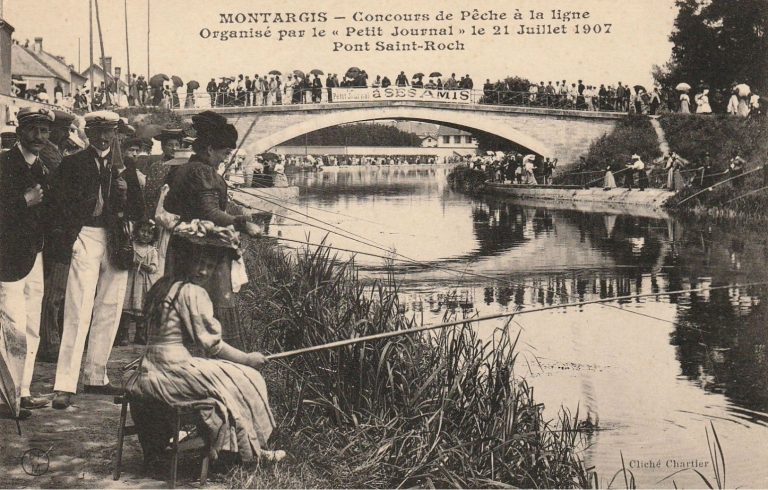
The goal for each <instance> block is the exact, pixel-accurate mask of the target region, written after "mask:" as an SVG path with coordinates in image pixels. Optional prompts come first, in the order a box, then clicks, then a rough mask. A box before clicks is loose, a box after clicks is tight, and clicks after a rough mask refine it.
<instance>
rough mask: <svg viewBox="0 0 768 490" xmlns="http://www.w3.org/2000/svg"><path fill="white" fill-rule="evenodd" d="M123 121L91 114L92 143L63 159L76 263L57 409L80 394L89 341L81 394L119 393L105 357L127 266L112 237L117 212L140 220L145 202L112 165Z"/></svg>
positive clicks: (65, 212) (132, 180) (63, 191)
mask: <svg viewBox="0 0 768 490" xmlns="http://www.w3.org/2000/svg"><path fill="white" fill-rule="evenodd" d="M118 121H119V117H118V115H117V114H115V113H114V112H110V111H97V112H92V113H89V114H86V116H85V133H86V135H87V136H88V140H89V142H90V146H89V147H88V148H86V149H85V150H83V151H81V152H78V153H75V154H74V155H69V156H67V157H65V158H64V159H63V160H62V162H61V166H60V167H59V169H60V175H59V182H58V186H59V187H58V188H59V192H58V196H60V199H61V202H60V204H59V206H57V211H59V212H60V213H61V220H62V222H63V227H64V228H65V230H66V231H65V234H66V236H67V240H65V241H64V243H65V244H68V245H67V246H68V247H69V248H67V249H68V250H69V249H71V251H72V262H71V265H70V268H69V277H68V280H67V292H66V296H65V299H64V331H63V334H62V338H61V348H60V350H59V361H58V365H57V367H56V383H55V385H54V390H55V392H56V396H55V397H54V399H53V408H57V409H64V408H67V407H69V406H70V405H71V404H72V395H74V394H75V393H76V392H77V382H78V379H79V376H80V364H81V361H82V357H83V349H84V347H85V341H86V338H88V354H87V356H86V360H85V369H84V373H83V375H84V380H83V384H84V388H83V391H84V392H85V393H91V394H104V395H110V394H118V393H120V391H121V390H120V387H119V386H115V385H111V384H110V383H109V378H108V377H107V362H108V361H109V355H110V353H111V352H112V343H113V341H114V340H115V335H116V334H117V330H118V326H119V323H120V313H121V310H122V307H123V299H124V296H125V290H126V286H127V281H128V271H126V270H121V269H119V268H118V267H116V266H115V265H114V264H113V263H112V261H111V260H110V255H109V252H108V249H107V235H108V229H109V228H110V226H113V224H114V223H115V221H116V219H117V217H118V216H125V217H127V218H128V219H130V220H138V219H141V218H142V217H143V215H144V201H143V198H142V193H141V187H140V185H139V181H138V177H137V175H136V171H135V169H133V168H125V167H124V166H123V167H122V168H117V165H113V156H114V155H113V154H112V151H113V141H114V139H115V137H116V134H117V126H118ZM114 151H117V150H114ZM115 160H117V159H115Z"/></svg>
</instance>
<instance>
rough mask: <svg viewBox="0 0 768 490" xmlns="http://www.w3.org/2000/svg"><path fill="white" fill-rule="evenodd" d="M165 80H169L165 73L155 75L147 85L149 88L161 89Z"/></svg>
mask: <svg viewBox="0 0 768 490" xmlns="http://www.w3.org/2000/svg"><path fill="white" fill-rule="evenodd" d="M166 80H170V78H168V75H166V74H165V73H158V74H157V75H154V76H152V78H150V79H149V82H147V83H149V86H150V87H162V86H163V83H165V81H166Z"/></svg>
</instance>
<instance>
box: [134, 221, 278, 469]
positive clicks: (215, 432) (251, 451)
mask: <svg viewBox="0 0 768 490" xmlns="http://www.w3.org/2000/svg"><path fill="white" fill-rule="evenodd" d="M201 235H203V236H201ZM174 237H176V238H179V239H183V240H184V241H186V242H187V243H188V244H189V248H188V250H189V252H190V253H189V255H188V256H187V257H185V259H186V260H184V261H183V262H180V263H181V264H183V266H182V267H177V268H174V270H173V275H171V276H165V277H163V278H161V279H160V280H159V281H158V282H157V283H156V284H155V285H154V286H153V287H152V289H150V291H149V293H148V294H147V298H146V303H145V308H144V315H145V318H146V321H147V337H148V344H147V348H146V351H145V352H144V354H143V356H142V357H141V359H140V361H139V364H138V368H137V369H136V370H135V371H134V372H132V373H130V374H129V375H128V376H127V378H126V380H125V390H126V393H127V394H128V396H129V397H130V399H131V400H132V401H131V415H132V417H133V420H134V422H135V423H136V426H137V428H138V430H139V440H140V442H141V446H142V449H143V451H144V459H145V462H146V463H150V464H151V463H153V462H154V460H155V459H158V458H159V456H160V454H161V453H162V451H163V450H164V449H165V447H166V446H167V445H168V441H169V439H170V437H171V436H172V435H173V432H172V429H171V427H172V425H171V424H169V423H167V419H166V418H165V417H166V416H165V410H163V409H164V408H167V406H168V405H173V404H177V403H184V402H193V401H201V400H207V401H213V402H214V406H215V408H214V409H209V410H207V411H204V412H203V413H202V417H201V419H202V421H203V425H204V427H202V429H203V430H205V431H206V432H205V433H206V435H207V436H208V439H209V441H210V442H211V456H212V457H213V458H216V457H217V456H218V453H219V452H220V451H230V452H234V453H238V454H239V455H240V458H241V460H242V461H243V462H249V461H254V460H262V461H264V460H267V461H279V460H280V459H282V458H283V457H285V452H284V451H268V450H266V449H265V446H266V444H267V440H268V439H269V436H270V434H271V433H272V429H273V428H274V427H275V421H274V418H273V416H272V412H271V410H270V408H269V402H268V399H267V387H266V384H265V382H264V378H263V377H262V376H261V374H260V373H259V371H257V369H258V368H260V367H261V366H263V365H264V363H265V361H266V358H265V357H264V355H262V354H261V353H259V352H251V353H245V352H242V351H240V350H238V349H236V348H234V347H232V346H231V345H229V344H227V343H226V342H224V341H223V340H222V338H221V324H220V323H219V321H218V320H216V319H215V318H214V317H213V305H212V303H211V300H210V298H209V297H208V293H207V292H206V290H205V289H204V288H203V287H204V286H205V284H206V282H207V281H208V280H210V278H211V277H212V276H213V271H214V269H215V267H216V266H217V264H219V262H220V261H221V260H222V258H226V256H228V255H229V256H232V255H234V254H236V253H237V246H238V243H239V239H238V236H237V234H236V233H235V232H234V231H233V230H232V229H231V228H220V227H214V226H213V223H210V222H208V223H206V222H193V223H181V224H180V225H179V226H178V227H177V230H176V232H175V233H174ZM190 349H192V351H194V350H195V349H201V350H202V351H203V352H204V354H205V355H206V357H207V358H203V357H195V356H194V355H193V354H192V352H190ZM145 401H146V403H144V402H145Z"/></svg>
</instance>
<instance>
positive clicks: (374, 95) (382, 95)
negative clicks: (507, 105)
mask: <svg viewBox="0 0 768 490" xmlns="http://www.w3.org/2000/svg"><path fill="white" fill-rule="evenodd" d="M375 100H418V101H425V102H426V101H429V102H451V103H454V104H455V103H459V104H471V103H473V100H472V91H471V90H437V89H429V88H413V87H387V88H365V87H362V88H345V87H341V88H334V89H333V101H334V102H370V101H375Z"/></svg>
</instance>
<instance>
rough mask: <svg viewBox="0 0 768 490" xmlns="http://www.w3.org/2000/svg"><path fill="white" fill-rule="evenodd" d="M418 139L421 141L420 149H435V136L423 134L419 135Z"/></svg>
mask: <svg viewBox="0 0 768 490" xmlns="http://www.w3.org/2000/svg"><path fill="white" fill-rule="evenodd" d="M419 139H420V140H421V147H422V148H436V147H437V136H436V135H433V134H430V133H424V134H420V135H419Z"/></svg>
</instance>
